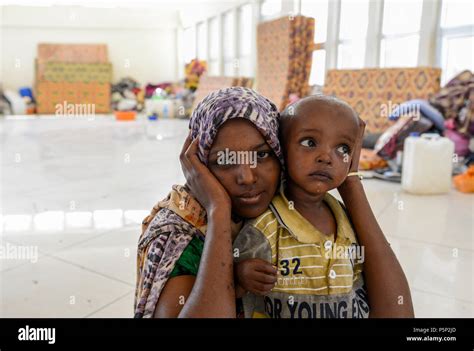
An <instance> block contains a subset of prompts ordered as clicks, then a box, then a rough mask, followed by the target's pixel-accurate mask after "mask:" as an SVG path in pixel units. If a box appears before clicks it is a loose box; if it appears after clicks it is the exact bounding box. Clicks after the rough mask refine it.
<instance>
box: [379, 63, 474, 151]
mask: <svg viewBox="0 0 474 351" xmlns="http://www.w3.org/2000/svg"><path fill="white" fill-rule="evenodd" d="M391 112H392V113H391V114H390V116H389V119H391V120H393V121H396V122H395V124H394V125H392V126H391V127H390V128H388V129H387V130H386V131H385V132H384V133H383V134H382V135H381V136H380V137H379V138H378V140H377V142H376V144H375V146H374V151H375V152H376V153H377V154H378V155H379V156H381V157H383V158H385V159H392V158H394V157H395V156H396V153H397V152H398V151H400V150H402V149H403V142H404V140H405V138H406V137H407V136H408V135H409V134H410V133H412V132H417V133H427V132H431V133H433V132H434V133H438V134H440V135H444V136H445V137H447V138H449V139H450V140H452V141H453V142H454V145H455V153H456V154H457V155H458V156H461V157H466V156H468V155H469V154H471V153H472V152H473V150H470V148H469V143H470V141H471V140H472V139H473V138H474V74H473V73H472V72H470V71H463V72H461V73H459V74H458V75H457V76H455V77H454V78H453V79H451V80H450V81H449V82H448V83H447V84H446V85H445V86H444V87H443V88H442V89H441V90H440V91H439V92H438V93H436V94H434V95H433V96H432V97H431V98H429V99H428V100H421V99H416V100H410V101H407V102H405V103H403V104H400V105H399V106H397V107H396V108H395V109H394V110H393V111H391Z"/></svg>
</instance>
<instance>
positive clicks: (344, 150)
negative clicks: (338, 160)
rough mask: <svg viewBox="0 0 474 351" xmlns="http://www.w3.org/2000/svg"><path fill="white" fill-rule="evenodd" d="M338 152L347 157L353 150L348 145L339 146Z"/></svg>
mask: <svg viewBox="0 0 474 351" xmlns="http://www.w3.org/2000/svg"><path fill="white" fill-rule="evenodd" d="M336 150H337V152H339V153H340V154H342V155H346V154H349V153H350V152H351V149H350V148H349V146H347V145H346V144H344V145H341V146H339V147H338V148H337V149H336Z"/></svg>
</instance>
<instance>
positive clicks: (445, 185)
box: [402, 133, 454, 194]
mask: <svg viewBox="0 0 474 351" xmlns="http://www.w3.org/2000/svg"><path fill="white" fill-rule="evenodd" d="M413 134H415V135H410V136H409V137H407V138H406V139H405V142H404V146H403V165H402V167H403V168H402V189H403V190H405V191H407V192H409V193H413V194H442V193H447V192H449V190H450V189H451V182H452V180H451V176H452V170H453V154H454V143H453V142H452V141H451V140H449V139H448V138H444V137H441V136H439V135H438V134H431V133H426V134H422V135H421V136H418V135H416V134H417V133H413Z"/></svg>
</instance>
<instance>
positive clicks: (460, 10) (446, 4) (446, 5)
mask: <svg viewBox="0 0 474 351" xmlns="http://www.w3.org/2000/svg"><path fill="white" fill-rule="evenodd" d="M473 14H474V3H473V2H472V1H470V0H443V6H442V10H441V26H442V27H460V26H472V25H473V16H474V15H473Z"/></svg>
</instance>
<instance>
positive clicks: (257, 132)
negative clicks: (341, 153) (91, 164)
mask: <svg viewBox="0 0 474 351" xmlns="http://www.w3.org/2000/svg"><path fill="white" fill-rule="evenodd" d="M277 116H278V112H277V110H276V108H275V106H274V105H273V104H272V103H271V102H270V101H269V100H267V99H266V98H264V97H262V96H260V95H258V94H257V93H255V92H254V91H252V90H250V89H245V88H228V89H223V90H220V91H217V92H214V93H211V94H210V95H209V96H208V97H206V98H205V99H204V100H203V101H202V102H201V103H200V104H199V105H198V106H197V108H196V109H195V111H194V112H193V116H192V118H191V122H190V127H191V135H190V137H188V139H187V141H186V142H185V145H184V147H183V150H182V152H181V156H180V158H181V164H182V168H183V172H184V174H185V176H186V179H187V186H186V187H179V186H174V187H173V191H172V192H171V193H170V195H169V196H168V198H167V199H166V200H164V201H162V202H160V203H159V204H158V205H157V206H156V207H155V209H154V211H152V214H151V215H150V216H148V217H147V218H146V219H145V221H144V231H143V234H142V236H141V237H140V241H139V247H138V282H137V292H136V300H135V316H136V317H153V316H154V317H235V316H236V305H235V289H234V277H233V265H232V259H233V256H232V240H233V238H234V237H235V236H236V234H237V233H238V230H239V229H240V227H241V224H242V220H243V219H245V218H255V217H257V216H259V215H260V214H262V213H263V212H264V211H265V210H266V209H267V207H268V205H269V203H270V201H271V199H272V197H273V195H274V194H275V192H276V189H277V186H278V183H279V177H280V170H281V165H283V161H282V159H283V158H282V153H281V150H280V145H279V142H278V138H277V136H278V123H277V120H276V118H277ZM364 127H365V124H364V122H362V121H361V120H360V132H359V140H358V142H357V146H356V147H355V150H354V155H353V164H352V165H351V169H350V171H351V172H356V171H357V167H358V160H359V155H360V149H361V144H362V136H363V132H364ZM191 141H192V142H191ZM223 150H236V151H237V150H238V151H246V152H256V153H257V154H258V167H252V166H251V165H249V164H239V165H230V166H229V165H226V164H219V162H217V160H218V158H217V157H216V154H217V153H219V151H223ZM338 191H339V192H340V194H341V196H342V199H343V201H344V203H345V204H346V206H347V208H348V214H349V216H350V219H351V221H352V224H353V226H354V229H355V232H356V233H357V236H358V239H359V241H360V244H361V245H363V246H365V250H366V260H365V263H364V276H365V281H366V285H367V291H368V298H369V304H370V317H413V306H412V303H411V297H410V291H409V287H408V283H407V281H406V278H405V275H404V273H403V270H402V269H401V267H400V264H399V263H398V260H397V258H396V256H395V255H394V253H393V251H392V250H391V248H390V245H389V244H388V242H387V240H386V238H385V236H384V235H383V232H382V231H381V229H380V227H379V226H378V224H377V221H376V219H375V216H374V215H373V212H372V210H371V208H370V205H369V203H368V201H367V198H366V195H365V192H364V189H363V186H362V183H361V182H360V180H359V179H358V178H357V177H348V178H347V179H346V181H344V183H343V184H342V185H341V186H340V187H339V188H338ZM196 199H199V202H198V201H197V200H196ZM204 233H205V237H206V240H205V241H203V237H204V235H203V234H204ZM198 268H199V269H198Z"/></svg>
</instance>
